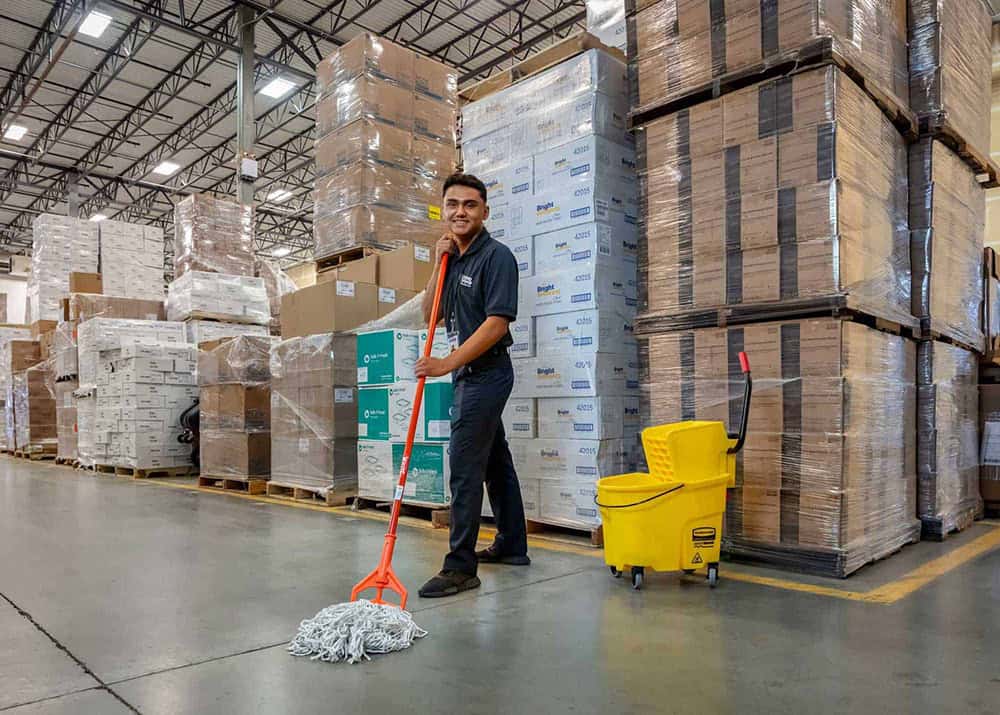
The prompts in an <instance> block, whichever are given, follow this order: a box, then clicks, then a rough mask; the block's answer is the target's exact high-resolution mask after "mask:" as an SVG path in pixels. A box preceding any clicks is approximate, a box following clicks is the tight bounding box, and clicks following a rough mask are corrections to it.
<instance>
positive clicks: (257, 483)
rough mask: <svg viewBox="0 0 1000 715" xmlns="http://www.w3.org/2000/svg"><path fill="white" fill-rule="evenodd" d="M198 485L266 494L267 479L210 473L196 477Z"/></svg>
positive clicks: (203, 487)
mask: <svg viewBox="0 0 1000 715" xmlns="http://www.w3.org/2000/svg"><path fill="white" fill-rule="evenodd" d="M198 486H199V487H200V488H202V489H214V490H221V491H227V492H242V493H244V494H254V495H256V494H266V493H267V480H266V479H259V478H250V477H235V476H232V475H230V476H228V477H221V476H216V475H212V474H202V475H200V476H199V477H198Z"/></svg>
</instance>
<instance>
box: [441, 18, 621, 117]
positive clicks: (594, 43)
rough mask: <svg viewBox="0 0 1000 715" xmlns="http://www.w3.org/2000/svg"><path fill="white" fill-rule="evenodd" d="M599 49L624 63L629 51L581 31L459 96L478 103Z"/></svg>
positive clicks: (463, 101) (464, 90) (464, 100)
mask: <svg viewBox="0 0 1000 715" xmlns="http://www.w3.org/2000/svg"><path fill="white" fill-rule="evenodd" d="M593 49H599V50H604V51H605V52H607V53H609V54H611V55H614V56H615V57H617V58H618V59H619V60H621V61H622V62H625V61H626V60H625V54H624V53H623V52H622V51H621V50H619V49H618V48H617V47H608V46H607V45H605V44H604V43H603V42H601V41H600V40H599V39H597V37H595V36H594V35H591V34H590V33H589V32H578V33H576V34H575V35H571V36H570V37H567V38H566V39H564V40H561V41H559V42H557V43H555V44H554V45H551V46H550V47H547V48H546V49H544V50H542V51H541V52H537V53H535V54H533V55H532V56H531V57H529V58H528V59H526V60H524V61H522V62H518V63H517V64H516V65H514V66H513V67H510V68H508V69H505V70H503V71H501V72H498V73H496V74H494V75H492V76H490V77H488V78H486V79H484V80H482V81H480V82H476V84H474V85H472V86H470V87H467V88H466V89H463V90H462V91H461V92H459V93H458V97H459V99H460V100H461V102H462V103H463V104H466V103H468V102H475V101H476V100H478V99H482V98H483V97H487V96H489V95H491V94H494V93H495V92H499V91H500V90H502V89H506V88H507V87H509V86H511V85H512V84H514V83H515V82H519V81H521V80H523V79H526V78H528V77H531V76H532V75H536V74H538V73H539V72H544V71H545V70H547V69H550V68H551V67H555V66H556V65H557V64H560V63H562V62H565V61H566V60H568V59H570V58H571V57H576V56H577V55H579V54H581V53H583V52H586V51H587V50H593Z"/></svg>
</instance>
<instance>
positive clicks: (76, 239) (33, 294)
mask: <svg viewBox="0 0 1000 715" xmlns="http://www.w3.org/2000/svg"><path fill="white" fill-rule="evenodd" d="M31 235H32V245H31V275H30V276H29V277H28V289H27V294H28V308H27V316H26V318H25V322H26V323H36V322H37V321H52V323H53V325H52V326H49V327H54V321H56V320H58V319H59V313H60V301H61V300H62V298H63V297H64V296H65V295H66V294H67V293H68V292H69V274H70V273H72V272H74V271H79V272H83V273H96V272H97V268H98V253H99V251H98V226H97V224H96V223H94V222H92V221H85V220H81V219H77V218H71V217H69V216H56V215H54V214H41V215H40V216H38V217H37V218H36V219H35V221H34V223H32V226H31ZM47 329H48V328H46V330H47Z"/></svg>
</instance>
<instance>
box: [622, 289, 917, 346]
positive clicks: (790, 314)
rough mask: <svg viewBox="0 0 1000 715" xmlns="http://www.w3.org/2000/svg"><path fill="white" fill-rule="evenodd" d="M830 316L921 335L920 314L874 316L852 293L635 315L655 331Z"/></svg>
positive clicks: (638, 327)
mask: <svg viewBox="0 0 1000 715" xmlns="http://www.w3.org/2000/svg"><path fill="white" fill-rule="evenodd" d="M827 317H831V318H839V319H841V320H850V321H853V322H856V323H863V324H865V325H867V326H868V327H870V328H874V329H876V330H881V331H883V332H887V333H893V334H894V335H901V336H905V337H908V338H914V339H918V338H919V337H920V324H919V322H918V321H917V320H916V318H911V319H909V321H908V322H906V323H903V322H900V321H896V320H890V319H888V318H881V317H878V316H874V315H871V314H870V313H867V312H865V311H864V310H863V309H861V308H860V307H858V306H857V305H856V304H855V303H854V302H853V301H852V299H851V297H850V296H831V297H827V298H792V299H789V300H779V301H774V302H770V303H754V304H747V305H730V306H724V307H719V308H707V309H701V310H697V309H696V310H689V311H681V312H677V313H647V314H645V315H640V316H639V317H637V318H636V319H635V334H636V335H653V334H658V333H664V332H675V331H678V330H694V329H697V328H725V327H730V326H738V325H748V324H751V323H761V322H767V321H777V320H806V319H809V318H827ZM899 317H900V318H904V317H908V316H899Z"/></svg>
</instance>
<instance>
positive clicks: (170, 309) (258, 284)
mask: <svg viewBox="0 0 1000 715" xmlns="http://www.w3.org/2000/svg"><path fill="white" fill-rule="evenodd" d="M191 318H194V319H199V318H207V319H210V320H219V321H227V322H232V323H248V324H251V325H268V324H269V323H270V320H271V307H270V303H269V302H268V297H267V290H266V289H265V287H264V279H263V278H255V277H254V276H252V275H249V276H245V275H227V274H223V273H208V272H205V271H187V272H186V273H185V274H184V275H182V276H181V277H180V278H177V279H176V280H174V281H173V282H171V284H170V287H169V289H168V292H167V319H168V320H188V319H191Z"/></svg>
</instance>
